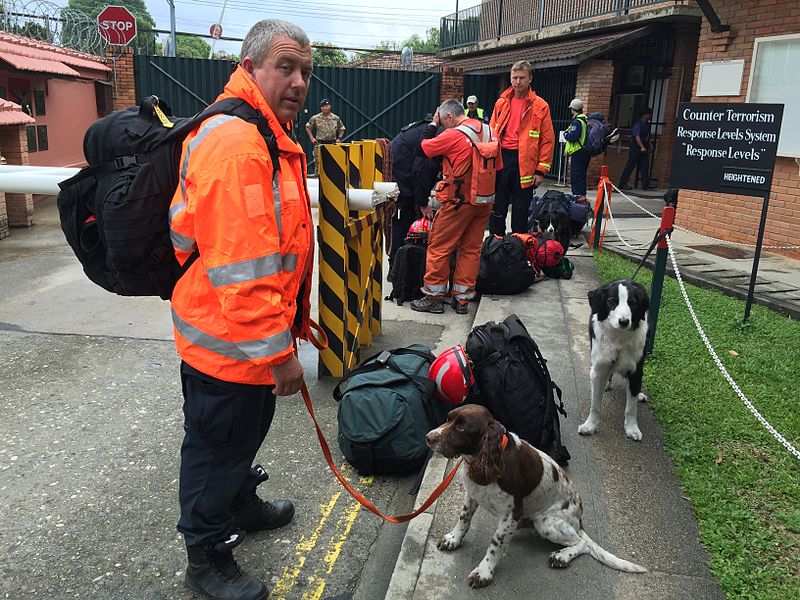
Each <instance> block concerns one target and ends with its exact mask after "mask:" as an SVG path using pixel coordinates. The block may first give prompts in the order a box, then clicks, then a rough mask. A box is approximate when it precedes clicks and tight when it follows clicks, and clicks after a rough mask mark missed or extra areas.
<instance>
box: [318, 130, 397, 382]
mask: <svg viewBox="0 0 800 600" xmlns="http://www.w3.org/2000/svg"><path fill="white" fill-rule="evenodd" d="M318 159H319V162H318V166H317V169H318V170H317V172H318V174H319V235H318V242H319V324H320V326H321V327H322V329H323V331H324V332H325V333H326V335H327V336H328V348H327V349H326V350H323V351H321V352H320V355H319V376H320V377H322V376H324V375H332V376H334V377H344V375H345V374H346V373H347V372H349V371H350V370H351V369H352V368H353V367H355V366H356V365H357V364H358V362H359V359H360V352H361V347H362V346H364V347H369V346H371V345H372V336H373V335H380V333H381V301H382V298H383V285H382V284H383V251H382V247H383V216H384V211H383V208H382V206H380V205H379V206H377V207H376V208H375V209H374V210H360V211H356V210H350V206H349V201H348V195H349V193H350V192H349V190H351V189H372V187H373V185H374V183H375V182H376V181H382V180H383V176H382V173H381V171H379V170H378V167H380V166H382V161H383V156H382V151H381V147H380V144H378V143H377V142H374V141H365V142H355V143H351V144H337V145H321V146H319V156H318Z"/></svg>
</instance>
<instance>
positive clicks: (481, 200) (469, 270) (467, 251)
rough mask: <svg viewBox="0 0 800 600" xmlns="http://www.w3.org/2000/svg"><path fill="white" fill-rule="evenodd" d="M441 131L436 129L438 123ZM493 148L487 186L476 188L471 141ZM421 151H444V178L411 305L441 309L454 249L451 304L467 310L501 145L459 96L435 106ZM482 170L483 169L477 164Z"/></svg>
mask: <svg viewBox="0 0 800 600" xmlns="http://www.w3.org/2000/svg"><path fill="white" fill-rule="evenodd" d="M440 127H441V128H443V131H442V132H441V133H440V134H438V135H437V129H438V128H440ZM477 145H482V146H483V147H485V148H486V149H487V150H488V149H489V148H491V158H489V159H487V160H483V162H484V163H486V164H489V163H491V167H492V169H490V178H489V180H488V188H489V189H488V190H484V193H483V194H481V193H480V192H479V191H477V190H476V189H474V185H473V175H474V173H473V171H474V170H475V168H476V167H475V162H474V158H473V147H475V146H477ZM417 152H419V153H420V155H422V156H425V157H427V158H435V157H438V156H441V157H442V174H443V179H442V181H440V182H439V183H438V184H437V186H436V199H437V200H438V201H439V202H440V203H441V205H442V206H441V208H440V209H439V210H438V211H437V212H436V216H435V217H434V218H433V224H432V226H431V232H430V234H429V237H428V252H427V258H426V265H425V277H424V279H423V283H424V285H423V286H422V292H423V294H424V296H423V297H422V298H419V299H417V300H414V301H413V302H412V303H411V310H415V311H417V312H429V313H435V314H441V313H443V312H444V304H443V302H442V301H443V299H444V297H445V294H446V293H447V283H448V278H449V275H450V255H451V254H452V253H453V250H455V249H456V248H458V251H457V252H456V268H455V273H454V274H453V288H452V289H451V290H450V291H451V293H452V301H451V304H450V305H451V306H452V308H453V310H454V311H455V312H456V313H457V314H461V315H465V314H467V306H468V304H469V301H470V300H472V299H473V298H474V297H475V280H476V279H477V278H478V270H479V268H480V262H481V241H482V240H483V232H484V231H485V230H486V222H487V221H488V220H489V213H491V211H492V202H493V201H494V186H495V180H496V178H495V173H494V170H493V169H495V168H500V166H501V163H500V149H499V145H498V143H497V138H496V137H495V136H494V134H493V133H492V130H491V128H490V127H489V126H488V125H487V124H486V123H483V122H481V121H479V120H478V119H470V118H468V117H467V115H466V114H464V107H463V106H462V105H461V103H460V102H459V101H458V100H445V101H444V102H442V105H441V106H440V107H439V108H438V109H437V110H436V113H435V114H434V117H433V122H432V123H430V124H429V125H428V127H426V129H425V131H424V132H423V133H422V141H421V142H420V144H419V147H418V150H417ZM478 173H481V170H480V169H478Z"/></svg>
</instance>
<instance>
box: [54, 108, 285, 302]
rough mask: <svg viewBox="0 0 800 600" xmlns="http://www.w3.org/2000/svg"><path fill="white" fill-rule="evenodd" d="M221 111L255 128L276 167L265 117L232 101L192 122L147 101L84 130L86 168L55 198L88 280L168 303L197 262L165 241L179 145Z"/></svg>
mask: <svg viewBox="0 0 800 600" xmlns="http://www.w3.org/2000/svg"><path fill="white" fill-rule="evenodd" d="M220 114H227V115H233V116H236V117H239V118H240V119H243V120H245V121H247V122H249V123H253V124H255V125H256V126H257V127H258V129H259V132H260V133H261V134H262V135H263V136H264V139H265V140H266V141H267V147H268V148H269V150H270V156H271V157H272V161H273V166H274V167H275V168H277V153H278V147H277V142H276V141H275V138H274V135H273V134H272V132H271V130H270V128H269V124H268V122H267V120H266V118H265V117H264V116H263V115H262V114H261V113H260V112H259V111H258V110H256V109H255V108H253V107H252V106H250V105H249V104H247V102H245V101H244V100H240V99H238V98H226V99H224V100H221V101H219V102H217V103H215V104H213V105H211V106H209V107H208V108H207V109H206V110H204V111H203V112H201V113H200V114H198V115H196V116H194V117H191V118H174V119H167V117H168V116H170V115H171V112H170V109H169V107H168V106H167V105H166V104H165V103H164V102H163V101H161V100H159V99H158V98H156V97H155V96H150V97H149V98H145V99H144V100H143V101H142V103H141V104H140V105H139V106H138V107H132V108H128V109H126V110H118V111H115V112H113V113H111V114H110V115H107V116H105V117H103V118H102V119H99V120H97V121H96V122H95V123H94V124H92V126H91V127H89V130H88V131H87V132H86V135H85V136H84V138H83V154H84V157H85V158H86V162H87V163H88V165H89V166H88V167H85V168H83V169H81V170H80V172H78V173H77V174H76V175H75V176H73V177H71V178H70V179H67V180H66V181H62V182H61V183H60V184H59V187H60V188H61V192H60V193H59V194H58V212H59V214H60V217H61V229H62V230H63V231H64V235H65V236H66V238H67V242H69V245H70V246H71V247H72V250H73V251H74V252H75V255H76V256H77V257H78V260H79V261H80V262H81V265H83V270H84V272H85V273H86V275H88V277H89V279H91V280H92V281H93V282H95V283H96V284H97V285H99V286H100V287H103V288H105V289H106V290H108V291H110V292H114V293H116V294H120V295H122V296H160V297H161V298H163V299H164V300H169V299H170V297H171V296H172V289H173V288H174V287H175V283H176V282H177V281H178V279H179V278H180V277H181V275H183V273H184V272H186V270H187V269H188V268H189V267H190V266H191V263H192V262H193V261H194V260H195V259H196V258H197V252H195V254H194V255H193V256H192V257H191V258H190V259H189V261H187V262H186V264H185V265H184V266H183V267H181V266H180V265H179V264H178V261H177V259H176V258H175V252H174V250H173V247H172V242H171V241H170V237H169V217H168V212H169V206H170V203H171V202H172V196H173V194H174V193H175V189H176V188H177V186H178V174H179V165H178V162H179V161H180V156H181V143H182V142H183V140H184V138H185V137H186V136H187V135H188V134H189V133H190V132H191V131H192V129H194V128H195V127H196V126H197V125H198V124H199V123H200V122H201V121H203V120H204V119H207V118H208V117H211V116H214V115H220ZM168 123H172V124H173V125H171V126H170V125H168Z"/></svg>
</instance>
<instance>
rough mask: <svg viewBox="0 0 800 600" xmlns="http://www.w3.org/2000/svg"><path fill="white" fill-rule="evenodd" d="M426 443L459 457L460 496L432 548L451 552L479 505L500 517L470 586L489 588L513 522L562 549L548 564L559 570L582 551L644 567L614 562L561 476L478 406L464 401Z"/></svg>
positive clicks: (617, 566)
mask: <svg viewBox="0 0 800 600" xmlns="http://www.w3.org/2000/svg"><path fill="white" fill-rule="evenodd" d="M425 441H426V442H427V444H428V446H429V447H430V448H431V449H432V450H433V451H435V452H439V453H440V454H442V455H443V456H445V457H446V458H455V457H456V456H462V457H463V458H464V460H465V462H466V470H462V476H463V479H464V488H465V489H466V498H465V499H464V507H463V509H462V510H461V516H460V517H459V518H458V523H457V524H456V526H455V528H453V531H451V532H450V533H448V534H447V535H445V536H444V537H443V538H442V539H441V540H440V541H439V544H438V547H439V550H455V549H456V548H458V547H459V546H460V545H461V541H462V540H463V539H464V535H465V534H466V533H467V531H468V530H469V526H470V523H471V521H472V516H473V515H474V514H475V510H476V509H477V508H478V505H480V506H483V507H484V508H485V509H486V510H488V511H489V512H490V513H492V514H493V515H495V516H496V517H499V518H500V523H499V524H498V525H497V531H495V533H494V536H493V537H492V542H491V544H490V545H489V548H488V549H487V550H486V555H485V556H484V557H483V560H482V561H481V562H480V564H479V565H478V566H477V567H475V569H473V570H472V572H471V573H470V574H469V578H468V583H469V586H470V587H471V588H480V587H485V586H487V585H489V584H490V583H491V582H492V579H493V578H494V570H495V567H496V566H497V562H498V561H499V559H500V555H501V552H502V550H503V546H504V545H505V544H507V543H508V541H509V540H510V539H511V536H512V535H513V534H514V531H515V530H516V529H517V527H519V526H520V523H523V524H524V525H528V524H529V523H532V524H533V527H534V528H535V529H536V531H537V532H538V533H539V535H541V536H542V537H543V538H545V539H547V540H550V541H551V542H553V543H555V544H559V545H561V546H566V547H565V548H562V549H561V550H557V551H555V552H552V553H551V554H550V566H551V567H553V568H564V567H566V566H568V565H569V562H570V561H571V560H572V559H574V558H576V557H578V556H581V555H582V554H587V553H588V554H591V555H592V556H593V557H594V558H595V559H597V560H598V561H600V562H601V563H603V564H606V565H608V566H609V567H612V568H614V569H618V570H620V571H626V572H628V573H644V572H646V571H647V569H645V568H644V567H641V566H639V565H636V564H634V563H632V562H628V561H627V560H623V559H621V558H617V557H616V556H614V555H613V554H611V553H610V552H608V551H607V550H604V549H603V548H601V547H600V546H599V545H598V544H597V543H596V542H594V541H593V540H592V539H591V538H590V537H589V536H588V534H587V533H586V532H585V531H584V530H583V525H582V523H581V514H582V513H583V504H582V502H581V499H580V496H578V493H577V492H576V491H575V488H574V487H573V485H572V482H571V481H570V479H569V477H567V474H566V473H565V472H564V471H563V470H562V469H561V467H559V466H558V464H557V463H556V462H555V461H554V460H553V459H552V458H550V457H549V456H547V455H546V454H545V453H543V452H540V451H539V450H537V449H536V448H534V447H533V446H531V445H530V444H529V443H528V442H526V441H524V440H521V439H520V438H519V436H517V435H516V434H513V433H507V432H506V430H505V428H504V427H503V426H502V425H501V424H500V423H499V422H498V421H496V420H495V419H494V418H493V417H492V415H491V413H490V412H489V411H488V410H487V409H486V408H485V407H483V406H480V405H478V404H466V405H464V406H460V407H458V408H456V409H454V410H451V411H450V413H449V414H448V415H447V421H446V422H445V423H444V424H443V425H441V426H440V427H437V428H436V429H434V430H433V431H430V432H428V435H427V436H426V438H425Z"/></svg>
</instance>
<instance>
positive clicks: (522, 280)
mask: <svg viewBox="0 0 800 600" xmlns="http://www.w3.org/2000/svg"><path fill="white" fill-rule="evenodd" d="M535 281H536V271H535V270H534V268H533V267H532V266H531V265H530V263H529V262H528V257H527V255H526V254H525V246H524V244H523V243H522V240H520V239H519V238H518V237H516V236H514V235H507V236H505V237H502V238H501V237H498V236H494V235H490V236H489V237H487V238H486V239H485V240H483V246H481V264H480V268H479V271H478V279H477V281H476V283H475V289H476V290H477V292H478V293H479V294H519V293H520V292H524V291H525V290H527V289H528V288H529V287H531V286H532V285H533V283H534V282H535Z"/></svg>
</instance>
